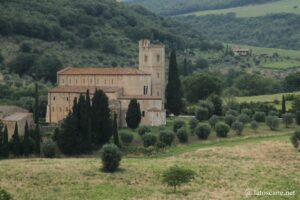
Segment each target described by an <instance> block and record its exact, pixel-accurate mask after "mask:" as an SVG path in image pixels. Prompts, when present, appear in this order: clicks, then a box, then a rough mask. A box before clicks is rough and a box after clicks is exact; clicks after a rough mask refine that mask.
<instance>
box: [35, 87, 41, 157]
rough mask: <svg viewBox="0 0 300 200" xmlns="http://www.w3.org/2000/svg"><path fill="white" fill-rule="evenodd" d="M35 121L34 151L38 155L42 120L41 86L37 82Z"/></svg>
mask: <svg viewBox="0 0 300 200" xmlns="http://www.w3.org/2000/svg"><path fill="white" fill-rule="evenodd" d="M34 123H35V137H34V152H35V153H36V154H37V155H40V153H41V135H40V124H39V123H40V121H39V87H38V83H37V81H36V83H35V102H34Z"/></svg>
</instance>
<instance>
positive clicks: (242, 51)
mask: <svg viewBox="0 0 300 200" xmlns="http://www.w3.org/2000/svg"><path fill="white" fill-rule="evenodd" d="M232 52H233V54H234V55H235V56H250V55H251V50H250V49H244V48H240V47H238V48H234V49H232Z"/></svg>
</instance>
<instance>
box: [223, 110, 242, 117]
mask: <svg viewBox="0 0 300 200" xmlns="http://www.w3.org/2000/svg"><path fill="white" fill-rule="evenodd" d="M225 115H233V116H238V115H239V112H238V111H236V110H232V109H230V110H228V111H227V112H226V114H225Z"/></svg>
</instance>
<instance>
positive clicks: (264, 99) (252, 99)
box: [236, 92, 300, 110]
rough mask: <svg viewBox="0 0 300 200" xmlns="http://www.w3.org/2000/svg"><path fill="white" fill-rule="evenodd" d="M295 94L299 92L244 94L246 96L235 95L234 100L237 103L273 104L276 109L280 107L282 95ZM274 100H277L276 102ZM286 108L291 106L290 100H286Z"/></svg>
mask: <svg viewBox="0 0 300 200" xmlns="http://www.w3.org/2000/svg"><path fill="white" fill-rule="evenodd" d="M288 94H295V95H300V92H293V93H278V94H270V95H259V96H246V97H236V100H237V101H238V102H239V103H242V102H265V103H270V104H272V105H274V106H275V107H276V108H277V109H278V110H280V109H281V99H282V96H283V95H288ZM274 101H278V103H277V104H275V103H274ZM286 108H287V109H288V110H289V109H291V108H292V101H286Z"/></svg>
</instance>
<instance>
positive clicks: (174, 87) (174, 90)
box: [166, 50, 183, 116]
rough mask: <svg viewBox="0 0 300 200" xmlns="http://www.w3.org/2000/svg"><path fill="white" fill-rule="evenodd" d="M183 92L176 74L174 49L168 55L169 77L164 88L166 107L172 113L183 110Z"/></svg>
mask: <svg viewBox="0 0 300 200" xmlns="http://www.w3.org/2000/svg"><path fill="white" fill-rule="evenodd" d="M182 97H183V93H182V90H181V83H180V80H179V76H178V70H177V61H176V51H175V50H173V51H172V52H171V56H170V64H169V77H168V84H167V89H166V101H167V102H166V109H167V110H168V111H169V112H170V113H173V114H174V115H176V116H177V115H179V114H180V113H181V111H182V110H183V101H182Z"/></svg>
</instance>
